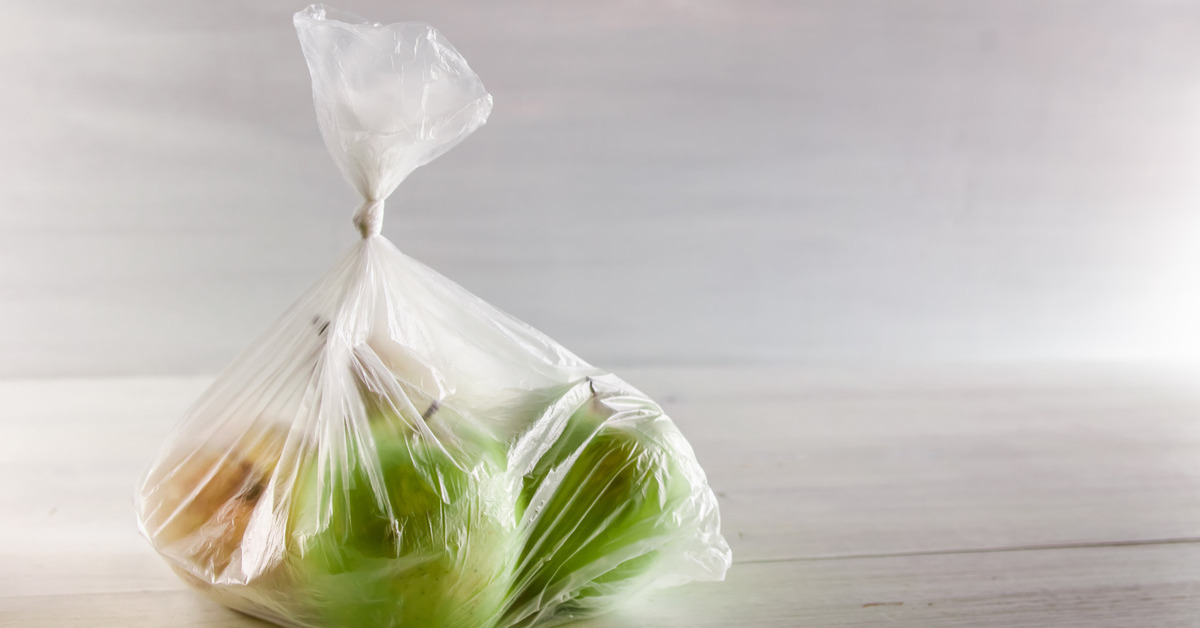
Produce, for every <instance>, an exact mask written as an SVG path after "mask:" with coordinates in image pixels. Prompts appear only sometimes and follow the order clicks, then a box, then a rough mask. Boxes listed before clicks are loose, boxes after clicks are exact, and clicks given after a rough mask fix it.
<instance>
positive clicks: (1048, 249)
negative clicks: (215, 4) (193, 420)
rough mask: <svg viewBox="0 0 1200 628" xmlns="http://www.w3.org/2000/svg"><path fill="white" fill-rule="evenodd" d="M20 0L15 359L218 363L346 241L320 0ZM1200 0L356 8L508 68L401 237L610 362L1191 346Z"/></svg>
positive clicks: (9, 276) (1, 213) (3, 145)
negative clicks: (480, 121) (485, 111)
mask: <svg viewBox="0 0 1200 628" xmlns="http://www.w3.org/2000/svg"><path fill="white" fill-rule="evenodd" d="M8 4H9V5H10V6H6V11H5V19H4V20H3V21H2V22H0V76H3V77H4V93H5V95H6V96H5V98H4V99H3V102H2V103H0V172H3V173H4V176H3V182H4V184H3V185H2V186H0V374H2V375H6V376H25V375H28V374H37V375H51V376H57V375H62V374H74V375H97V374H101V375H103V374H153V373H211V372H215V371H216V370H218V369H219V368H220V367H221V366H222V365H223V364H225V363H227V362H228V361H229V360H230V359H232V357H233V355H234V354H235V353H236V352H237V351H239V350H240V349H241V348H242V347H244V346H246V344H247V343H248V341H249V340H250V338H251V337H252V336H253V335H254V334H255V333H256V332H257V331H258V330H260V329H262V328H264V327H266V326H267V324H268V323H269V322H270V321H271V320H272V319H273V318H274V317H275V316H277V315H278V314H279V313H280V312H281V311H282V310H283V308H284V307H285V305H286V304H287V303H289V302H290V301H291V300H293V299H294V298H296V296H297V295H298V294H299V293H300V291H301V290H302V289H303V288H304V287H305V286H306V285H307V284H308V283H310V282H311V281H312V280H313V279H315V278H316V277H317V275H318V274H319V273H320V272H321V270H322V269H324V268H326V267H327V266H328V265H329V264H330V263H331V262H332V260H333V259H334V257H335V256H337V255H338V254H339V253H340V251H341V250H342V249H344V248H345V247H346V246H347V245H348V244H349V242H350V240H351V239H352V238H353V237H354V235H353V234H354V231H353V229H352V228H351V226H350V215H351V212H352V211H353V209H354V207H355V205H356V200H355V199H354V198H353V197H352V195H351V193H350V192H349V190H348V189H347V187H346V185H345V184H344V183H343V182H342V181H341V180H340V177H339V175H338V173H337V172H336V169H335V168H334V166H333V164H332V161H331V160H330V159H329V157H328V155H326V154H325V149H324V147H323V146H322V145H321V140H320V137H319V135H318V132H317V128H316V124H315V121H314V117H313V113H312V107H311V102H310V99H311V97H310V94H309V79H308V76H307V74H306V71H305V66H304V62H303V60H302V58H301V55H300V50H299V46H298V45H297V43H296V39H295V35H294V33H293V31H292V28H291V14H292V12H294V11H295V10H296V9H297V8H299V7H300V6H302V5H303V4H304V3H303V2H296V1H294V0H293V1H287V2H285V1H283V0H265V1H260V2H255V3H254V6H253V7H239V8H238V10H236V11H219V10H217V11H214V10H213V9H212V7H211V4H210V3H208V2H203V1H200V0H185V1H175V2H160V1H155V0H119V1H116V2H102V3H98V2H94V1H91V0H39V1H38V2H24V3H8ZM1198 7H1200V5H1197V4H1195V3H1188V2H1143V1H1139V0H1100V1H1096V2H1090V1H1089V2H1083V1H1079V0H1056V1H1054V2H1047V1H1045V0H1003V1H991V2H988V1H976V2H962V1H961V0H910V1H906V2H904V3H902V4H899V5H897V3H896V2H894V0H860V1H856V2H829V1H818V0H805V1H791V0H776V1H771V0H745V1H738V2H733V1H727V0H693V1H688V2H653V3H646V2H633V1H629V0H625V1H620V0H618V1H615V2H598V3H586V4H583V3H571V4H569V5H563V6H551V5H548V4H546V3H544V2H536V1H533V0H520V1H517V2H505V3H496V4H493V3H472V4H471V5H470V6H466V5H461V4H458V3H444V2H436V1H430V0H413V1H407V2H404V3H395V2H385V1H382V0H353V1H351V2H348V3H347V5H346V8H349V9H354V10H356V11H358V12H360V13H362V14H363V15H367V16H369V17H371V18H372V19H378V20H384V21H391V20H400V19H414V18H415V19H424V20H427V21H429V22H431V23H433V24H435V25H436V26H437V27H439V28H440V29H441V30H442V31H443V32H444V33H445V34H446V36H447V37H448V38H449V40H450V41H452V42H453V43H454V44H455V45H456V46H457V47H458V48H459V49H460V50H461V51H462V52H463V54H464V55H465V56H466V58H467V59H468V60H469V61H470V62H471V64H472V66H473V67H475V69H476V70H477V71H478V73H479V74H480V76H481V77H482V78H483V80H484V82H485V84H486V85H487V86H488V87H489V88H490V89H491V91H492V92H493V93H494V95H495V101H496V106H495V112H494V114H493V117H492V120H491V121H490V122H489V123H488V125H487V126H485V127H484V128H483V129H482V130H481V131H480V132H479V133H478V134H477V135H476V136H475V137H472V138H470V139H469V140H468V141H467V142H465V143H464V144H463V145H461V146H459V147H458V148H455V149H454V150H453V151H451V152H450V153H448V154H447V155H445V156H444V157H443V158H441V159H439V160H437V161H436V162H435V163H433V164H430V165H429V166H427V167H425V168H423V169H421V170H419V171H417V172H416V173H415V174H414V175H413V176H412V178H411V179H410V180H409V181H407V182H406V183H405V184H404V185H403V186H402V187H401V189H400V191H399V192H398V193H397V194H396V196H395V198H394V200H393V202H391V203H390V204H389V210H388V219H387V222H386V224H385V233H386V234H387V235H389V236H390V237H393V238H394V239H395V240H396V242H397V244H398V245H399V246H400V247H401V248H402V249H403V250H405V251H407V252H408V253H410V254H411V255H413V256H414V257H416V258H418V259H420V260H423V261H425V262H427V263H429V264H430V265H431V266H433V267H434V268H437V269H438V270H440V271H441V272H443V273H444V274H446V275H448V276H449V277H451V278H453V279H455V280H457V281H459V282H460V283H462V284H463V285H465V286H466V287H467V288H469V289H471V290H473V291H476V292H478V293H479V294H480V295H481V296H483V297H484V298H485V299H488V300H489V301H491V302H493V303H495V304H496V305H498V306H500V307H502V308H504V309H506V310H509V311H511V312H512V313H514V314H515V315H517V316H518V317H520V318H522V319H525V320H527V321H529V322H530V323H532V324H533V325H534V326H536V327H538V328H540V329H542V330H543V331H546V332H547V333H549V334H550V335H551V336H552V337H555V338H557V339H559V340H560V341H561V342H563V343H564V344H565V345H566V346H568V347H570V348H571V349H572V350H575V351H577V352H578V353H580V355H582V356H584V357H585V358H588V359H592V360H597V361H607V362H618V361H619V362H621V363H658V362H666V361H671V362H678V361H686V362H688V363H691V362H695V361H706V362H717V363H719V362H723V361H725V360H730V359H732V360H739V361H755V360H772V361H797V360H803V361H809V362H813V361H817V362H826V361H841V362H844V361H847V360H861V361H866V362H871V361H874V360H878V359H889V360H890V359H895V358H897V357H899V358H909V359H913V358H930V357H934V358H943V359H972V358H981V359H994V358H1000V359H1010V358H1012V359H1029V358H1043V357H1049V358H1067V359H1074V358H1086V357H1089V356H1095V355H1100V356H1113V355H1116V356H1127V355H1139V354H1144V353H1154V352H1185V353H1186V352H1189V351H1190V352H1191V355H1192V356H1193V357H1194V356H1195V355H1196V354H1197V351H1200V343H1198V342H1197V341H1198V340H1200V334H1198V333H1197V331H1196V330H1197V329H1198V328H1197V326H1196V325H1195V324H1194V322H1195V320H1197V319H1200V298H1197V295H1200V286H1197V284H1196V279H1195V277H1196V276H1197V269H1200V259H1198V258H1197V255H1198V254H1197V251H1200V240H1198V239H1197V238H1198V237H1200V236H1198V235H1197V234H1200V229H1198V228H1197V224H1196V220H1197V218H1196V216H1197V214H1196V212H1195V207H1196V204H1197V203H1196V199H1197V194H1198V192H1197V186H1196V183H1195V173H1196V172H1197V171H1200V151H1198V150H1197V149H1196V146H1197V145H1198V143H1200V134H1198V133H1197V129H1198V128H1200V127H1197V124H1196V112H1197V111H1200V92H1197V90H1196V89H1195V87H1194V86H1195V85H1197V84H1200V37H1197V36H1196V35H1197V32H1198V31H1200V9H1198Z"/></svg>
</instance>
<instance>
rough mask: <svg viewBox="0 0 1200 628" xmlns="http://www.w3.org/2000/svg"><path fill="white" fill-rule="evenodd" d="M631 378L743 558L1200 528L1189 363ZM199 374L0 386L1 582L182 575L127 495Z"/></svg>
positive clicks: (661, 372) (103, 588)
mask: <svg viewBox="0 0 1200 628" xmlns="http://www.w3.org/2000/svg"><path fill="white" fill-rule="evenodd" d="M1005 373H1007V374H1005ZM623 374H624V375H626V376H627V377H628V378H629V379H630V380H631V381H633V382H634V383H635V384H637V385H639V386H641V387H642V388H643V389H645V390H646V392H648V393H650V394H652V395H654V396H656V397H657V398H659V399H660V400H661V401H662V403H663V405H664V406H665V407H667V409H668V410H669V411H670V412H671V414H672V416H673V417H674V418H675V419H676V420H677V422H678V423H679V424H680V425H681V427H682V428H683V429H684V431H685V433H686V434H687V435H688V437H689V438H690V439H691V441H692V443H693V444H694V445H695V447H696V449H697V452H698V455H699V456H700V459H701V461H702V463H703V464H704V465H705V467H706V469H707V470H708V473H709V477H710V480H711V482H712V484H713V486H714V487H715V489H716V490H717V491H718V493H719V495H720V497H719V499H720V500H721V503H722V513H723V517H724V528H725V532H726V535H727V536H728V537H729V540H730V542H731V544H732V545H733V547H734V550H735V559H736V560H737V561H739V562H744V561H754V560H761V559H766V558H813V557H822V556H843V555H861V554H880V553H895V552H922V551H957V550H972V549H987V548H997V547H1023V546H1040V545H1057V544H1064V543H1068V544H1069V543H1094V542H1109V541H1130V540H1155V539H1170V538H1194V537H1197V536H1200V488H1198V487H1200V455H1197V454H1198V453H1200V421H1198V420H1197V416H1198V415H1200V411H1198V409H1200V400H1198V399H1197V393H1195V392H1193V390H1196V389H1195V388H1193V387H1191V385H1190V384H1191V382H1190V380H1187V379H1170V378H1164V377H1161V376H1158V375H1155V376H1153V377H1151V376H1149V375H1147V376H1144V377H1143V376H1139V377H1134V376H1131V375H1129V374H1120V373H1117V374H1113V373H1091V374H1089V373H1083V374H1080V373H1079V372H1073V373H1068V374H1065V375H1064V374H1059V375H1052V374H1047V373H1040V374H1038V373H1029V372H1025V371H1018V372H1015V373H1014V372H1010V371H1001V372H986V371H985V372H978V371H976V372H974V373H973V374H972V373H963V372H960V373H949V374H948V373H944V372H943V373H940V374H936V373H935V374H928V373H927V374H912V373H909V374H902V375H896V374H891V375H888V374H885V373H880V372H874V373H869V372H845V373H837V372H830V371H811V370H804V369H786V368H768V369H763V368H759V369H749V368H747V369H729V368H725V369H715V368H693V369H641V370H633V371H630V372H627V373H623ZM207 381H208V380H207V378H184V379H153V378H151V379H140V380H46V381H5V382H0V405H2V406H3V408H4V414H3V415H2V417H0V430H2V432H3V437H2V438H0V477H4V478H7V480H6V481H4V482H0V529H4V530H6V531H8V532H9V534H8V535H6V536H5V537H4V540H3V541H0V596H6V595H7V596H18V595H20V596H25V595H39V594H41V595H45V594H53V593H62V594H79V593H104V592H110V591H127V590H143V589H146V590H149V589H154V590H164V589H172V588H176V587H177V586H178V583H177V581H176V579H175V578H174V576H173V575H171V574H170V573H169V572H168V571H167V570H166V569H165V568H164V567H163V566H162V564H161V563H160V562H159V561H158V559H157V557H155V556H154V554H153V553H152V552H151V550H150V549H149V547H148V546H147V544H146V543H145V542H144V541H143V540H142V539H141V538H140V537H138V535H137V534H136V531H135V529H134V525H133V514H132V506H131V496H132V491H133V486H134V483H135V480H136V478H137V475H138V473H140V471H141V470H142V468H143V467H144V466H145V464H146V463H147V461H148V460H149V458H150V456H151V455H152V453H153V451H154V450H155V448H156V447H157V445H158V443H159V442H160V440H161V439H162V437H163V436H164V435H165V434H166V432H167V431H168V429H169V427H170V426H171V424H173V423H174V421H175V419H176V418H177V417H178V416H179V415H180V414H181V413H182V412H183V410H184V409H185V408H186V406H187V405H188V404H189V403H191V401H192V400H193V399H194V398H195V397H196V396H197V395H198V394H199V393H200V392H201V390H202V389H203V387H204V386H205V385H206V383H207Z"/></svg>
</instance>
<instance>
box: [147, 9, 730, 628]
mask: <svg viewBox="0 0 1200 628" xmlns="http://www.w3.org/2000/svg"><path fill="white" fill-rule="evenodd" d="M295 24H296V29H297V31H298V32H299V35H300V40H301V42H302V44H303V49H304V54H305V57H306V58H307V59H308V63H309V69H310V71H311V73H312V77H313V95H314V100H315V104H316V110H317V116H318V120H319V121H320V127H321V132H322V135H323V136H324V139H325V142H326V144H327V145H328V147H329V150H330V152H331V153H332V154H333V156H334V159H335V161H336V162H337V164H338V166H339V167H340V168H341V170H342V172H343V174H344V175H345V176H346V178H347V179H348V180H349V181H350V183H351V184H352V185H353V186H354V187H355V188H356V189H357V190H358V191H359V192H360V193H361V194H362V196H363V198H364V201H365V202H364V203H363V206H362V207H361V208H360V209H359V211H358V212H357V214H356V215H355V224H356V225H357V226H358V228H359V230H360V231H361V233H362V235H363V239H362V240H361V241H359V242H358V243H357V244H356V245H355V246H354V247H353V248H352V249H351V250H350V251H349V253H348V254H347V255H346V256H345V257H344V258H342V259H341V260H340V261H339V262H338V263H337V264H336V265H335V266H334V268H333V269H332V270H331V271H329V272H328V273H327V274H326V275H325V276H324V277H322V278H321V279H320V280H318V281H317V283H316V285H314V286H313V287H312V288H310V289H309V290H308V291H307V292H306V293H305V294H304V295H303V296H302V297H301V298H300V299H299V301H297V302H296V303H295V304H293V305H292V306H291V307H290V308H289V309H288V310H287V312H285V313H284V314H283V316H282V317H281V318H280V319H279V320H278V321H276V322H275V323H274V324H273V325H272V326H271V327H270V330H269V331H268V332H267V333H266V334H264V335H263V336H262V337H260V338H259V339H258V340H256V341H255V342H254V343H253V344H252V345H251V346H250V347H249V349H247V350H246V351H245V352H244V353H243V354H242V355H241V356H239V357H238V358H237V359H236V360H235V361H234V363H233V364H232V365H230V366H229V367H228V368H227V369H226V370H225V371H224V372H223V373H222V374H221V375H220V376H219V377H218V378H217V380H216V381H215V382H214V383H213V385H212V386H211V387H210V388H209V389H208V390H207V391H206V392H205V393H204V394H203V395H202V396H201V397H200V399H199V400H198V401H197V402H196V403H195V405H194V406H193V407H192V408H191V409H190V410H189V412H188V413H187V415H186V416H185V417H184V418H183V420H182V422H181V423H180V424H179V425H178V426H177V427H176V429H175V431H174V432H173V433H172V435H171V436H170V437H169V439H168V440H167V442H166V444H165V445H164V446H163V447H162V449H161V451H160V452H159V455H158V457H157V458H156V460H155V461H154V462H153V464H152V465H151V467H150V469H149V470H148V471H147V472H146V474H145V476H144V477H143V479H142V482H141V484H140V486H139V487H138V490H137V493H136V509H137V515H138V523H139V526H140V528H141V531H142V533H143V534H144V535H145V536H146V538H147V539H149V541H150V542H151V543H152V544H153V546H154V547H155V548H156V549H157V550H158V552H159V553H160V554H161V555H162V556H163V557H164V558H165V559H166V560H167V562H168V564H169V565H170V566H171V567H172V568H173V569H174V570H175V571H176V572H177V573H178V574H179V575H180V576H181V577H182V578H183V579H184V580H185V581H187V582H188V583H189V584H191V585H193V586H194V587H196V588H197V589H199V590H201V591H203V592H205V593H207V594H208V595H209V596H211V597H212V598H214V599H215V600H217V601H218V602H220V603H222V604H225V605H227V606H229V607H231V608H235V609H238V610H240V611H243V612H246V613H249V614H252V615H256V616H258V617H262V618H265V619H268V620H271V621H275V622H278V623H280V624H284V625H290V626H311V627H331V626H339V627H340V626H349V627H354V628H372V627H376V626H389V627H412V628H433V627H443V626H455V627H459V626H460V627H463V628H480V627H509V626H541V625H550V624H555V623H561V622H564V621H570V620H572V619H576V618H580V617H586V616H590V615H593V614H596V613H599V612H603V611H605V610H608V609H610V608H612V607H613V606H614V605H616V604H619V603H621V602H623V601H626V600H628V599H630V598H631V597H632V596H634V595H636V594H638V593H640V592H643V591H646V590H649V589H653V588H656V587H663V586H670V585H676V584H681V583H684V582H688V581H692V580H719V579H721V578H723V577H724V573H725V571H726V569H727V568H728V567H729V564H730V551H729V547H728V545H726V543H725V540H724V539H723V538H722V537H721V534H720V531H719V516H718V512H717V503H716V499H715V497H714V496H713V493H712V491H711V490H710V489H709V487H708V485H707V482H706V480H705V476H704V472H703V471H702V470H701V468H700V466H699V464H698V463H697V462H696V459H695V456H694V454H693V452H692V449H691V447H690V446H689V445H688V443H687V441H686V440H685V439H684V438H683V436H682V435H681V434H680V432H679V430H678V429H677V428H676V427H675V426H674V424H672V422H671V421H670V420H669V419H668V418H667V417H666V416H665V415H664V414H663V412H662V409H661V408H659V406H657V405H656V404H655V403H654V402H653V401H651V400H650V399H648V398H647V397H646V396H645V395H643V394H642V393H640V392H638V391H637V390H635V389H634V388H632V387H631V386H629V385H628V384H626V383H625V382H623V381H621V380H620V379H618V378H617V377H615V376H614V375H612V374H609V373H606V372H603V371H601V370H599V369H596V368H595V367H592V366H590V365H589V364H587V363H585V362H584V361H582V360H580V359H579V358H577V357H575V356H574V355H572V354H571V353H570V352H569V351H567V350H566V349H564V348H563V347H561V346H559V345H558V344H556V343H555V342H554V341H552V340H550V339H549V338H547V337H545V336H544V335H542V334H541V333H539V332H538V331H536V330H534V329H532V328H530V327H529V326H527V325H525V324H523V323H521V322H520V321H517V320H515V319H513V318H512V317H510V316H508V315H506V314H504V313H503V312H500V311H499V310H497V309H495V308H493V307H491V306H490V305H488V304H487V303H484V302H483V301H482V300H480V299H479V298H477V297H475V296H473V295H471V294H470V293H468V292H466V291H465V290H463V289H462V288H460V287H459V286H457V285H455V284H454V283H452V282H451V281H449V280H447V279H446V278H444V277H442V276H441V275H439V274H437V273H436V272H434V271H433V270H431V269H429V268H427V267H425V266H423V265H421V264H419V263H418V262H416V261H414V260H412V259H410V258H408V257H406V256H405V255H403V254H402V253H400V251H398V250H397V249H396V248H395V247H394V246H393V245H392V244H391V243H390V242H388V241H387V240H386V239H385V238H383V237H382V236H380V235H379V231H380V224H381V222H382V218H383V200H384V199H385V198H386V197H387V195H388V194H390V193H391V192H392V191H393V190H394V189H395V187H396V186H397V185H398V184H399V183H400V181H402V180H403V179H404V178H405V177H406V176H407V175H408V174H409V173H410V172H412V170H413V169H415V168H417V167H418V166H420V165H422V164H424V163H427V162H428V161H430V160H431V159H433V158H435V157H437V156H438V155H439V154H441V153H443V152H445V151H446V150H448V149H449V148H450V147H452V146H454V145H455V144H457V143H458V142H459V141H461V140H462V139H463V138H464V137H465V136H466V135H468V134H470V133H471V132H472V131H474V130H475V129H476V128H478V127H479V126H480V125H481V124H483V122H484V121H485V120H486V118H487V116H488V114H489V112H490V110H491V97H490V96H489V95H488V94H487V92H486V91H484V89H483V86H482V84H481V83H480V81H479V79H478V77H476V76H475V74H474V73H473V72H472V71H471V69H470V68H469V67H467V64H466V62H465V61H464V60H463V59H462V57H461V56H460V55H459V54H458V53H457V52H456V51H455V50H454V48H452V47H451V46H450V44H449V43H447V42H446V41H445V40H444V39H443V38H442V37H441V35H439V34H438V32H437V31H435V30H434V29H433V28H431V27H430V26H428V25H425V24H417V23H406V24H394V25H380V24H372V23H366V22H364V21H363V20H361V19H359V18H357V17H354V16H347V15H340V16H337V19H334V16H333V13H332V12H331V11H328V10H326V9H325V8H323V7H321V6H313V7H310V8H308V9H306V10H304V11H301V12H300V13H298V14H296V16H295Z"/></svg>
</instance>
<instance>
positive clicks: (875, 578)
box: [0, 543, 1200, 628]
mask: <svg viewBox="0 0 1200 628" xmlns="http://www.w3.org/2000/svg"><path fill="white" fill-rule="evenodd" d="M1197 617H1200V544H1196V543H1186V544H1162V545H1140V546H1124V547H1087V548H1072V549H1056V550H1036V551H1006V552H985V553H964V554H935V555H907V556H885V557H875V558H859V559H833V560H810V561H785V562H767V563H749V564H741V565H737V566H735V568H734V569H733V570H732V571H731V572H730V574H729V579H728V581H727V582H724V583H712V584H697V585H689V586H686V587H680V588H676V589H670V590H666V591H662V592H659V593H656V594H652V595H650V596H648V597H647V598H646V599H644V600H642V601H639V602H637V603H635V604H633V605H632V606H630V607H629V608H627V609H625V610H623V611H621V612H620V613H618V614H616V615H613V616H609V617H604V618H600V619H597V620H592V621H588V622H582V623H578V624H574V625H576V626H579V628H618V627H622V628H638V627H641V626H645V627H647V628H649V627H655V628H672V627H676V626H678V627H680V628H682V627H697V628H704V627H708V626H712V627H722V628H725V627H728V626H764V627H773V626H779V627H789V628H791V627H795V626H822V627H859V626H877V625H880V624H884V623H886V624H887V625H889V626H897V627H903V626H912V627H914V628H916V627H921V628H925V627H937V626H947V627H950V626H953V627H959V626H972V627H978V628H989V627H997V628H999V627H1006V628H1011V627H1019V626H1029V627H1031V628H1032V627H1039V628H1040V627H1044V626H1087V627H1089V628H1102V627H1107V626H1112V627H1114V628H1115V627H1120V628H1127V627H1128V626H1156V627H1164V628H1169V627H1172V626H1194V625H1195V623H1196V618H1197ZM167 623H170V624H172V625H179V626H209V627H222V628H251V627H255V626H266V624H264V623H263V622H260V621H258V620H254V619H251V618H248V617H245V616H242V615H239V614H237V613H234V612H233V611H229V610H226V609H224V608H221V607H219V606H217V605H215V604H213V603H211V602H208V601H207V600H205V599H203V598H202V597H201V596H200V595H199V594H196V593H193V592H191V591H183V590H174V591H138V592H125V593H109V594H66V595H57V596H51V597H39V596H32V597H5V598H0V626H12V627H14V628H15V627H17V626H21V627H28V626H57V627H61V628H72V627H80V628H82V627H85V626H123V627H125V628H141V627H145V628H151V627H153V628H158V627H160V626H163V625H165V624H167Z"/></svg>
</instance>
